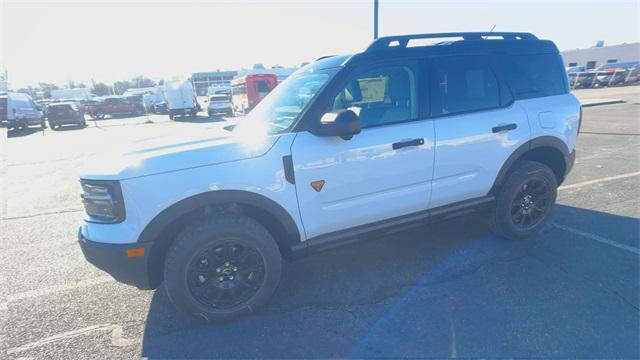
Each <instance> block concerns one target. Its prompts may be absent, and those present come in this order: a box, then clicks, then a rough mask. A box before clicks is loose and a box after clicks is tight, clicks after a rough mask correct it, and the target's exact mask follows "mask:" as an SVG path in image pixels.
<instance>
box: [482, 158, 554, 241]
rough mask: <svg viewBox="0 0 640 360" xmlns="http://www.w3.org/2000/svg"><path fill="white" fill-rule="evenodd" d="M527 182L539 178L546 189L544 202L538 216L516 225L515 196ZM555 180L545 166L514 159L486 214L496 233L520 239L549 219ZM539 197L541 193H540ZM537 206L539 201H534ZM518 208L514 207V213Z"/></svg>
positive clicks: (508, 237)
mask: <svg viewBox="0 0 640 360" xmlns="http://www.w3.org/2000/svg"><path fill="white" fill-rule="evenodd" d="M529 181H540V182H542V183H543V184H544V185H545V186H546V187H547V189H548V194H547V195H546V196H545V197H546V201H545V203H544V208H543V210H544V211H542V212H539V213H540V214H541V216H540V218H539V219H537V220H536V221H535V222H532V223H531V224H530V226H526V227H523V226H518V225H517V224H516V223H515V221H516V220H514V215H513V211H514V209H516V207H515V205H514V203H516V199H517V197H518V196H519V195H520V194H522V189H523V186H524V185H525V184H526V183H527V182H529ZM557 192H558V183H557V181H556V177H555V175H554V173H553V171H552V170H551V169H550V168H549V167H548V166H546V165H544V164H542V163H539V162H535V161H526V160H521V161H518V162H517V163H516V164H515V165H514V167H513V169H511V171H509V174H508V175H507V178H506V180H505V181H504V183H503V184H502V186H500V188H499V190H498V191H497V193H496V201H495V204H494V206H493V209H492V213H491V214H490V216H489V221H490V225H491V227H492V228H493V230H494V231H495V232H496V233H498V234H499V235H500V236H502V237H505V238H507V239H513V240H515V239H522V238H526V237H529V236H531V235H533V234H535V233H536V232H538V231H539V230H540V229H541V228H542V227H543V226H544V223H545V222H546V220H547V219H548V218H549V215H550V213H551V210H552V208H553V206H554V204H555V201H556V196H557ZM541 198H543V196H541ZM538 205H540V204H538ZM517 211H519V210H516V212H517Z"/></svg>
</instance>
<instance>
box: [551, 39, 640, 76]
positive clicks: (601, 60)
mask: <svg viewBox="0 0 640 360" xmlns="http://www.w3.org/2000/svg"><path fill="white" fill-rule="evenodd" d="M599 45H600V44H599ZM561 54H562V58H563V59H564V65H565V66H567V67H572V66H584V67H585V69H586V70H592V69H596V68H597V67H599V66H601V65H604V64H611V63H619V62H628V61H640V43H631V44H620V45H611V46H595V47H592V48H587V49H575V50H565V51H562V52H561Z"/></svg>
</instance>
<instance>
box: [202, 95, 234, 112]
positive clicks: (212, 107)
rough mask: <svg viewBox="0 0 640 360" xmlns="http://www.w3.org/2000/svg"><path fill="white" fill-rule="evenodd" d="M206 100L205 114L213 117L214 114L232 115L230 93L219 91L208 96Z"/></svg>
mask: <svg viewBox="0 0 640 360" xmlns="http://www.w3.org/2000/svg"><path fill="white" fill-rule="evenodd" d="M206 102H207V115H209V117H213V116H215V115H220V114H223V115H228V116H231V115H233V104H232V103H231V94H229V93H226V94H224V93H221V94H216V95H211V96H209V99H207V100H206Z"/></svg>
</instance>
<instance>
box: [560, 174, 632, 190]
mask: <svg viewBox="0 0 640 360" xmlns="http://www.w3.org/2000/svg"><path fill="white" fill-rule="evenodd" d="M638 175H640V171H636V172H632V173H627V174H620V175H615V176H607V177H604V178H600V179H595V180H588V181H582V182H579V183H575V184H569V185H562V186H560V187H559V188H558V190H569V189H575V188H579V187H583V186H587V185H593V184H598V183H601V182H607V181H612V180H618V179H626V178H629V177H634V176H638Z"/></svg>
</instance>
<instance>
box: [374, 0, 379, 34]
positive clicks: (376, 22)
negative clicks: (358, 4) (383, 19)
mask: <svg viewBox="0 0 640 360" xmlns="http://www.w3.org/2000/svg"><path fill="white" fill-rule="evenodd" d="M377 38H378V0H373V40H375V39H377Z"/></svg>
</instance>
